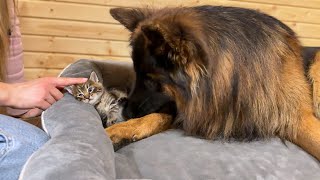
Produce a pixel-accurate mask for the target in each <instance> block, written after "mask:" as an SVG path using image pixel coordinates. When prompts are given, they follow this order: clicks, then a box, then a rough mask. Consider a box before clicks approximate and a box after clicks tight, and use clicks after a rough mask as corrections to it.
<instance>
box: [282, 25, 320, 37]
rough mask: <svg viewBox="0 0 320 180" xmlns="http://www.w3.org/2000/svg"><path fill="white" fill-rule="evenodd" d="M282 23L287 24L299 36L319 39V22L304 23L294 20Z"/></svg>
mask: <svg viewBox="0 0 320 180" xmlns="http://www.w3.org/2000/svg"><path fill="white" fill-rule="evenodd" d="M284 23H285V24H287V25H288V26H289V27H290V28H292V29H293V30H294V31H295V32H296V33H297V35H298V36H299V37H302V38H318V39H320V33H319V32H320V25H319V24H306V23H294V22H284Z"/></svg>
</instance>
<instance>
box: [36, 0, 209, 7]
mask: <svg viewBox="0 0 320 180" xmlns="http://www.w3.org/2000/svg"><path fill="white" fill-rule="evenodd" d="M42 1H55V2H68V3H81V4H93V5H104V6H117V7H146V6H153V7H159V6H174V5H176V6H180V5H185V6H193V5H199V4H200V1H199V0H174V1H173V0H139V1H134V0H90V1H88V0H42ZM203 3H204V2H203Z"/></svg>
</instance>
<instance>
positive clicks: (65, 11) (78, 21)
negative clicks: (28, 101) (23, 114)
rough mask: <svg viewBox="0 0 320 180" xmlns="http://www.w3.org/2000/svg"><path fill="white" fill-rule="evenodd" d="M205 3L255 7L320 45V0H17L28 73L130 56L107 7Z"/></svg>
mask: <svg viewBox="0 0 320 180" xmlns="http://www.w3.org/2000/svg"><path fill="white" fill-rule="evenodd" d="M203 4H211V5H227V6H238V7H246V8H252V9H259V10H261V11H263V12H266V13H268V14H270V15H272V16H275V17H277V18H278V19H280V20H282V21H283V22H285V23H286V24H287V25H289V26H290V27H291V28H293V29H294V30H295V31H296V32H297V34H298V35H299V37H300V39H301V41H302V43H303V44H304V45H308V46H320V0H140V1H138V0H19V3H18V7H19V16H20V21H21V28H22V34H23V43H24V50H25V57H24V59H25V75H26V79H34V78H38V77H43V76H56V75H57V74H58V73H59V72H60V71H61V69H62V68H64V67H65V66H66V65H67V64H69V63H71V62H74V61H75V60H77V59H80V58H93V59H114V60H130V59H129V54H130V48H129V47H128V42H127V39H128V32H127V30H125V29H124V28H123V27H122V26H121V25H119V24H118V23H117V22H116V21H115V20H113V18H112V17H111V16H110V14H109V9H110V8H111V7H135V6H145V5H150V6H157V7H159V6H172V5H187V6H192V5H203Z"/></svg>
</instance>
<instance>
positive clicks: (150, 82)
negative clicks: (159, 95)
mask: <svg viewBox="0 0 320 180" xmlns="http://www.w3.org/2000/svg"><path fill="white" fill-rule="evenodd" d="M144 83H145V86H146V87H147V88H148V89H150V90H158V83H157V82H155V81H153V80H146V81H145V82H144Z"/></svg>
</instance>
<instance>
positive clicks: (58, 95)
mask: <svg viewBox="0 0 320 180" xmlns="http://www.w3.org/2000/svg"><path fill="white" fill-rule="evenodd" d="M49 92H50V95H51V96H52V97H53V98H54V99H55V100H56V101H58V100H59V99H61V98H62V97H63V94H62V92H61V91H60V90H59V89H57V88H52V89H51V90H50V91H49Z"/></svg>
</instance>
